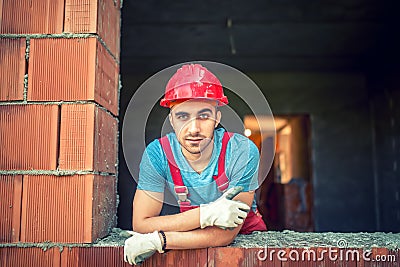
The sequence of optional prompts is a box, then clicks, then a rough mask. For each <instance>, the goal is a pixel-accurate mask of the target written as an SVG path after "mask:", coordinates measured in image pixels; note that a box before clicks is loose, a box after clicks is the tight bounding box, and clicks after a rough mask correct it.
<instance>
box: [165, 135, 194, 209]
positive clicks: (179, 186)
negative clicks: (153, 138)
mask: <svg viewBox="0 0 400 267" xmlns="http://www.w3.org/2000/svg"><path fill="white" fill-rule="evenodd" d="M158 140H159V142H160V144H161V147H162V149H163V150H164V153H165V155H166V156H167V160H168V166H169V169H170V171H171V176H172V181H173V182H174V190H175V194H176V195H177V196H178V204H179V207H180V209H181V211H182V210H183V209H186V208H184V207H188V206H190V200H189V199H188V198H187V197H188V195H189V191H188V189H187V187H186V186H185V184H184V183H183V180H182V175H181V171H180V170H179V168H178V165H177V164H176V161H175V157H174V154H173V153H172V149H171V144H170V143H169V140H168V137H167V136H164V137H161V138H160V139H158Z"/></svg>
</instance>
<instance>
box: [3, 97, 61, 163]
mask: <svg viewBox="0 0 400 267" xmlns="http://www.w3.org/2000/svg"><path fill="white" fill-rule="evenodd" d="M58 112H59V108H58V106H57V105H5V106H0V129H1V130H0V146H1V150H2V151H1V153H0V169H1V170H30V169H36V170H55V169H56V168H57V149H58V148H57V146H58V121H59V118H58Z"/></svg>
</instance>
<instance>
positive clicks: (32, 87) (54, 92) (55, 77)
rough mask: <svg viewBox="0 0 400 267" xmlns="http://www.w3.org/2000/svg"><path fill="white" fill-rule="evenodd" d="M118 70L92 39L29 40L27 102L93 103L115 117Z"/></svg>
mask: <svg viewBox="0 0 400 267" xmlns="http://www.w3.org/2000/svg"><path fill="white" fill-rule="evenodd" d="M118 84H119V68H118V64H117V63H116V62H115V61H114V59H113V58H112V57H111V55H110V54H109V53H108V52H107V51H106V49H105V48H104V47H103V45H102V44H101V43H100V42H99V41H98V40H97V38H95V37H91V38H70V39H63V38H58V39H51V38H49V39H31V46H30V57H29V67H28V100H33V101H60V100H63V101H76V100H94V101H96V102H97V103H99V104H100V105H102V106H104V107H105V108H106V109H108V110H110V111H111V112H112V113H113V114H115V115H117V114H118Z"/></svg>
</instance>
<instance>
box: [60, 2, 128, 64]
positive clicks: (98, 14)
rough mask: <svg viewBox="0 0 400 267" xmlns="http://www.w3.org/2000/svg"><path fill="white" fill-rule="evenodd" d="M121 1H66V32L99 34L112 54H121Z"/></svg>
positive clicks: (116, 55) (117, 55)
mask: <svg viewBox="0 0 400 267" xmlns="http://www.w3.org/2000/svg"><path fill="white" fill-rule="evenodd" d="M119 4H120V1H114V0H83V1H82V0H66V2H65V27H64V31H65V32H71V33H97V34H98V35H99V36H100V38H101V39H103V40H104V42H105V43H106V45H107V47H108V48H109V49H110V51H111V53H112V54H113V55H114V56H115V57H116V58H119V53H120V31H121V29H120V28H121V26H120V19H121V12H120V6H119Z"/></svg>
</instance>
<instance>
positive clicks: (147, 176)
mask: <svg viewBox="0 0 400 267" xmlns="http://www.w3.org/2000/svg"><path fill="white" fill-rule="evenodd" d="M224 132H225V130H224V129H223V128H220V129H216V130H215V131H214V148H213V152H212V155H211V159H210V162H209V163H208V165H207V167H206V168H205V169H204V170H203V171H202V172H201V173H200V174H199V173H197V172H196V171H195V170H193V168H192V167H191V166H190V165H189V163H188V161H187V160H186V158H185V157H184V156H183V153H182V151H181V146H180V144H179V142H178V140H177V138H176V135H175V133H169V134H167V137H168V140H169V142H170V144H171V149H172V153H173V154H174V157H175V161H176V164H177V165H178V168H179V169H180V171H181V176H182V180H183V183H184V184H185V186H186V187H187V188H188V191H189V197H188V198H189V199H190V201H191V205H193V206H199V205H200V204H206V203H210V202H212V201H214V200H216V199H217V198H218V197H220V196H221V195H222V192H220V191H219V190H218V188H217V185H216V183H215V181H214V179H213V175H218V158H219V154H220V151H221V146H222V137H223V135H224ZM259 158H260V157H259V152H258V148H257V147H256V145H255V144H254V143H253V142H252V141H251V140H250V139H248V138H247V137H245V136H243V135H240V134H233V136H232V137H231V138H230V139H229V142H228V145H227V149H226V156H225V173H226V176H227V177H228V180H229V187H228V188H231V187H234V186H243V188H244V190H243V191H244V192H247V191H252V190H256V189H257V188H258V165H259ZM166 188H169V190H170V191H171V192H172V194H173V195H174V196H175V197H176V199H177V196H176V194H175V191H174V183H173V181H172V176H171V172H170V170H169V166H168V161H167V157H166V155H165V153H164V151H163V149H162V147H161V144H160V142H159V140H158V139H157V140H154V141H153V142H151V143H150V144H149V145H148V146H147V147H146V150H145V151H144V153H143V156H142V161H141V163H140V171H139V183H138V189H140V190H146V191H151V192H164V191H165V189H166ZM252 209H253V210H255V209H256V202H255V199H254V200H253V205H252Z"/></svg>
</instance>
